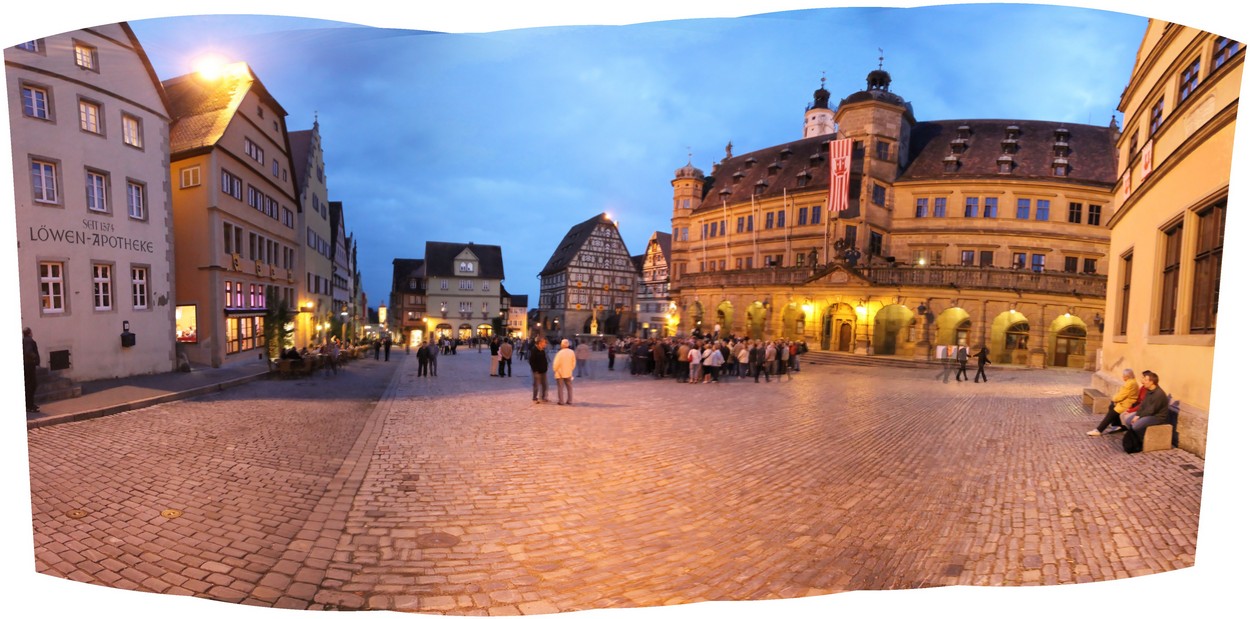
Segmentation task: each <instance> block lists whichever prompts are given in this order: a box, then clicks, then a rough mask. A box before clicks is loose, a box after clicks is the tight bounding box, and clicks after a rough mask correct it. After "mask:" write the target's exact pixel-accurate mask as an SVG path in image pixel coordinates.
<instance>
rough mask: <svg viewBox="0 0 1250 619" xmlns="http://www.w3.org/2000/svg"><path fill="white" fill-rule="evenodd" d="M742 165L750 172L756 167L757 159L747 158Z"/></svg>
mask: <svg viewBox="0 0 1250 619" xmlns="http://www.w3.org/2000/svg"><path fill="white" fill-rule="evenodd" d="M742 163H743V165H745V166H746V168H747V169H748V170H749V169H751V168H752V167H754V166H755V157H747V158H746V160H744V161H743V162H742Z"/></svg>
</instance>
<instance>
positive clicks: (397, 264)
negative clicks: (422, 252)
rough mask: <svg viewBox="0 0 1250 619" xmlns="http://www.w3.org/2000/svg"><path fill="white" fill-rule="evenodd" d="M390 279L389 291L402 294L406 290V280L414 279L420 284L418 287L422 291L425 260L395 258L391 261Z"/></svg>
mask: <svg viewBox="0 0 1250 619" xmlns="http://www.w3.org/2000/svg"><path fill="white" fill-rule="evenodd" d="M391 268H392V278H391V291H392V292H404V291H407V290H408V279H409V278H412V277H415V278H417V281H419V282H421V284H420V287H421V289H424V288H425V286H424V283H425V282H424V280H425V259H424V258H396V259H394V260H392V261H391Z"/></svg>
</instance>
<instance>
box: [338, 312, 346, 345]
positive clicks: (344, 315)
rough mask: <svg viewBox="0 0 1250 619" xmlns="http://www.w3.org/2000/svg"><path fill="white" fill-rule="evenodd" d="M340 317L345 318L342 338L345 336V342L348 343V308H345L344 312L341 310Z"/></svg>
mask: <svg viewBox="0 0 1250 619" xmlns="http://www.w3.org/2000/svg"><path fill="white" fill-rule="evenodd" d="M339 317H340V318H342V319H343V320H342V322H343V336H342V338H343V342H344V343H346V342H347V310H343V311H342V312H339Z"/></svg>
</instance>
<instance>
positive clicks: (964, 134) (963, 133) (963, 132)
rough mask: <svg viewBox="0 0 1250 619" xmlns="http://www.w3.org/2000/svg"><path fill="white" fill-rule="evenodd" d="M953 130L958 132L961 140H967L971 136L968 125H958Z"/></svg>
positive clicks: (970, 128)
mask: <svg viewBox="0 0 1250 619" xmlns="http://www.w3.org/2000/svg"><path fill="white" fill-rule="evenodd" d="M955 131H956V132H957V133H958V134H959V139H961V140H967V139H968V138H969V137H971V136H972V127H969V126H968V125H959V128H958V129H956V130H955Z"/></svg>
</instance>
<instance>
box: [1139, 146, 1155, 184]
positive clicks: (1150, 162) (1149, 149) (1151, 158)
mask: <svg viewBox="0 0 1250 619" xmlns="http://www.w3.org/2000/svg"><path fill="white" fill-rule="evenodd" d="M1154 169H1155V141H1154V140H1146V145H1145V146H1143V147H1142V149H1141V180H1142V181H1145V180H1146V177H1147V176H1150V173H1151V172H1153V171H1154Z"/></svg>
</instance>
